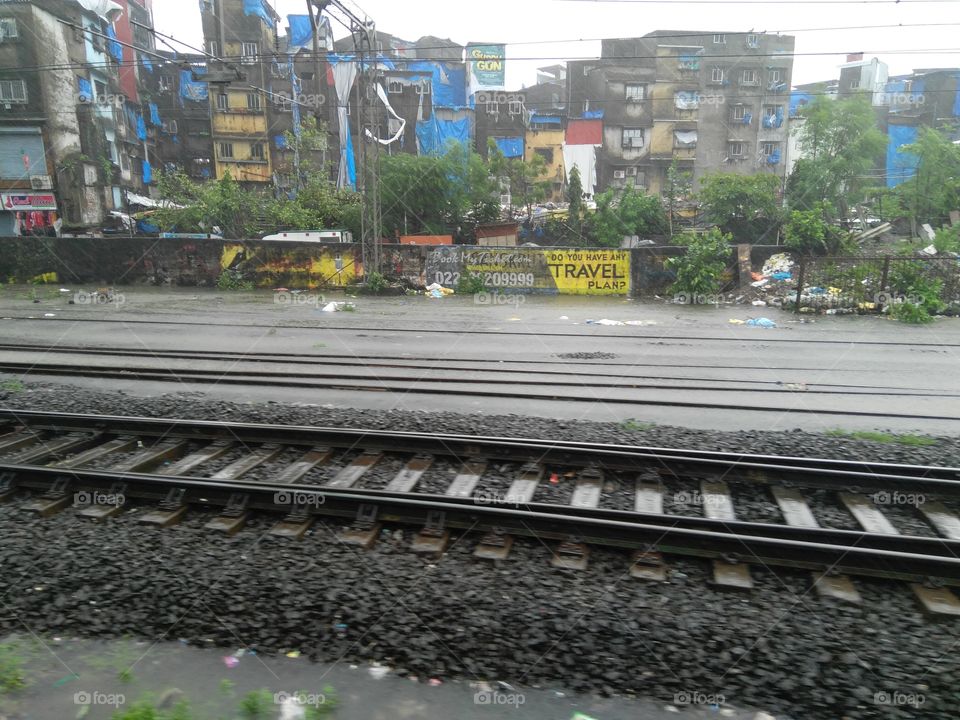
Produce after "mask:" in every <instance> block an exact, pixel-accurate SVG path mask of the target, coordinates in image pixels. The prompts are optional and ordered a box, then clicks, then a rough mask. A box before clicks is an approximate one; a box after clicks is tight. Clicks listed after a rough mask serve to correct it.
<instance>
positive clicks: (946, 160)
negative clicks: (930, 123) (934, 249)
mask: <svg viewBox="0 0 960 720" xmlns="http://www.w3.org/2000/svg"><path fill="white" fill-rule="evenodd" d="M900 151H901V152H905V153H910V154H911V155H913V156H914V157H915V158H916V162H917V170H916V174H915V175H914V176H913V177H912V178H910V179H909V180H907V181H905V182H903V183H900V184H899V185H898V186H897V187H896V188H895V190H894V192H895V194H896V196H897V197H898V199H899V202H900V206H901V207H902V208H903V211H904V212H903V215H904V216H905V217H910V218H912V219H913V222H914V224H915V226H919V225H921V224H923V223H931V224H932V225H933V226H935V227H936V226H937V225H944V224H946V223H947V221H948V218H949V214H950V211H951V210H957V209H960V145H955V144H954V143H953V142H952V141H951V140H950V138H949V136H948V135H947V133H946V132H944V131H943V130H936V129H933V128H922V129H921V130H920V134H919V135H918V136H917V142H915V143H913V144H912V145H907V146H906V147H903V148H901V149H900Z"/></svg>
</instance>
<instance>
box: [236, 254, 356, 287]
mask: <svg viewBox="0 0 960 720" xmlns="http://www.w3.org/2000/svg"><path fill="white" fill-rule="evenodd" d="M359 264H360V263H359V258H357V256H356V254H355V251H354V248H353V247H352V246H346V247H344V246H342V245H336V246H332V247H331V246H319V245H309V246H302V245H293V246H290V245H262V244H256V243H227V244H226V245H224V247H223V254H222V255H221V257H220V269H221V270H231V271H233V272H235V273H237V274H238V275H239V276H241V277H243V278H244V279H245V280H250V281H251V282H253V283H254V285H257V286H258V287H276V286H277V285H290V286H291V287H297V288H301V287H303V288H318V287H343V286H345V285H348V284H350V283H352V282H354V280H356V278H357V276H358V275H360V274H362V270H361V269H360V267H359Z"/></svg>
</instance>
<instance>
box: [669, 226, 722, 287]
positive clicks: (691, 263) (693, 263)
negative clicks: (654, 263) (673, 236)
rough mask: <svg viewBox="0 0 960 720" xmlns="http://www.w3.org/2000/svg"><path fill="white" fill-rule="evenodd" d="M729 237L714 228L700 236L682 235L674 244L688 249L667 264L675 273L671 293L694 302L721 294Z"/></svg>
mask: <svg viewBox="0 0 960 720" xmlns="http://www.w3.org/2000/svg"><path fill="white" fill-rule="evenodd" d="M731 241H732V238H731V236H730V235H725V234H723V233H721V232H720V231H719V230H718V229H716V228H713V229H711V230H710V231H709V232H706V233H704V234H702V235H697V234H693V233H684V234H683V235H680V236H678V238H677V242H678V243H680V244H682V245H686V246H687V252H686V254H684V255H680V256H677V257H672V258H670V259H668V260H667V268H668V269H670V270H673V271H674V273H676V278H677V279H676V281H675V282H674V283H673V285H671V286H670V292H672V293H675V294H679V293H683V294H686V295H688V296H692V297H694V298H697V297H702V296H705V295H713V294H716V293H718V292H719V291H720V288H721V284H722V278H723V271H724V270H726V268H727V262H728V261H729V259H730V242H731Z"/></svg>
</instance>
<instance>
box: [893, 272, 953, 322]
mask: <svg viewBox="0 0 960 720" xmlns="http://www.w3.org/2000/svg"><path fill="white" fill-rule="evenodd" d="M925 270H926V267H925V265H924V264H923V263H920V262H899V263H897V264H896V265H895V266H894V267H893V269H891V271H890V281H889V284H890V289H891V290H892V291H893V292H894V293H895V294H897V295H903V296H905V300H904V301H903V302H898V303H895V304H894V305H893V306H892V307H891V308H890V315H891V317H894V318H896V319H897V320H899V321H900V322H905V323H911V324H923V323H928V322H932V321H933V316H934V315H936V314H937V313H938V312H940V311H941V310H943V309H944V307H945V305H944V304H943V301H942V300H941V299H940V296H941V294H942V293H943V281H942V280H937V279H935V278H931V277H928V276H927V275H926V274H925Z"/></svg>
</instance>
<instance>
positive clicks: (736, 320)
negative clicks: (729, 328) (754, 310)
mask: <svg viewBox="0 0 960 720" xmlns="http://www.w3.org/2000/svg"><path fill="white" fill-rule="evenodd" d="M729 322H730V324H731V325H746V324H747V321H746V320H741V319H740V318H730V320H729Z"/></svg>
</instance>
